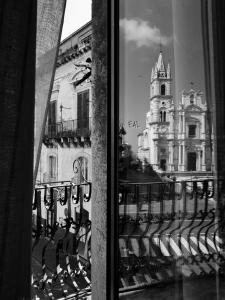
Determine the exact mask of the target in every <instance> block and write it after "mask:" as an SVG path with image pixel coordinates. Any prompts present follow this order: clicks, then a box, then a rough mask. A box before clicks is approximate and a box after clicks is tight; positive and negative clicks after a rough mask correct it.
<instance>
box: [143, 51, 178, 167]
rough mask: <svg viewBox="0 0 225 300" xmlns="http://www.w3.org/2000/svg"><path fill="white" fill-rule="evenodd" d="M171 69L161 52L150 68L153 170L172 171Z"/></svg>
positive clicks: (172, 108)
mask: <svg viewBox="0 0 225 300" xmlns="http://www.w3.org/2000/svg"><path fill="white" fill-rule="evenodd" d="M171 84H172V78H171V68H170V64H167V65H166V64H165V63H164V59H163V53H162V51H160V52H159V56H158V59H157V61H156V63H155V65H154V66H153V68H152V73H151V81H150V110H149V112H148V114H147V124H146V126H147V127H148V128H149V129H148V131H149V144H150V148H151V151H152V150H153V151H152V154H151V159H150V161H151V163H152V165H153V167H154V169H155V170H162V171H167V170H170V171H172V170H173V139H174V134H173V132H174V124H173V112H174V105H173V100H172V95H171Z"/></svg>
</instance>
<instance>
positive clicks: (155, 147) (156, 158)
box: [154, 141, 159, 169]
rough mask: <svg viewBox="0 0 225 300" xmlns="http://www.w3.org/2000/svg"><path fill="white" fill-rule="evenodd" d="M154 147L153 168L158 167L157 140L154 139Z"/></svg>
mask: <svg viewBox="0 0 225 300" xmlns="http://www.w3.org/2000/svg"><path fill="white" fill-rule="evenodd" d="M154 149H155V155H154V166H155V169H158V167H159V161H158V141H154Z"/></svg>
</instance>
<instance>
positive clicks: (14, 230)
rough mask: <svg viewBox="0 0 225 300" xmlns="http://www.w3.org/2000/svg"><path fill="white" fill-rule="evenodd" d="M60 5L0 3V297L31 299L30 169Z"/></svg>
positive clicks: (25, 0)
mask: <svg viewBox="0 0 225 300" xmlns="http://www.w3.org/2000/svg"><path fill="white" fill-rule="evenodd" d="M37 6H38V7H37ZM64 7H65V1H62V0H58V1H57V0H39V1H35V0H21V1H15V0H3V1H1V3H0V24H1V26H0V28H1V31H0V54H1V55H0V93H1V96H0V105H1V109H0V137H1V142H0V143H1V146H0V195H1V196H0V299H7V300H10V299H31V296H30V284H31V227H32V225H31V216H32V213H31V212H32V208H31V206H32V196H33V183H34V180H33V174H34V173H35V172H34V169H35V167H36V169H37V165H38V149H40V145H41V136H42V133H43V128H44V125H45V120H46V115H47V112H46V108H47V101H48V99H49V94H50V91H51V83H52V78H53V74H54V65H55V59H56V54H57V49H58V42H59V37H60V33H61V27H62V20H63V14H64ZM37 12H38V14H37ZM36 21H37V22H36ZM36 30H37V36H36ZM36 37H37V40H36ZM36 44H37V47H36ZM35 52H36V56H35ZM35 67H36V74H35ZM35 75H36V84H35ZM35 91H36V92H35ZM34 112H35V116H34ZM34 120H35V121H34ZM34 123H35V139H34ZM34 141H35V142H34ZM34 155H35V156H34ZM34 158H35V159H34ZM33 160H34V163H35V165H34V164H33Z"/></svg>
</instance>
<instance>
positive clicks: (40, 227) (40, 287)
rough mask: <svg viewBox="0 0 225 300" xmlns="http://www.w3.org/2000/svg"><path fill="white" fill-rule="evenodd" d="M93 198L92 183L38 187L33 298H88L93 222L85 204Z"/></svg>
mask: <svg viewBox="0 0 225 300" xmlns="http://www.w3.org/2000/svg"><path fill="white" fill-rule="evenodd" d="M90 197H91V183H90V182H86V183H81V184H74V183H72V182H63V183H57V182H55V183H51V184H42V185H38V186H36V188H35V195H34V201H33V234H32V235H33V245H32V253H33V255H32V266H33V270H32V271H33V272H32V273H33V274H32V299H88V298H87V297H88V296H89V295H90V293H91V282H90V268H91V255H90V230H91V221H90V220H89V216H88V211H87V210H86V209H85V202H89V201H90ZM87 204H88V203H87ZM87 204H86V205H87Z"/></svg>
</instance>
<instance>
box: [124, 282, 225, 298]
mask: <svg viewBox="0 0 225 300" xmlns="http://www.w3.org/2000/svg"><path fill="white" fill-rule="evenodd" d="M224 279H225V278H224V277H222V276H219V277H218V276H209V277H205V278H201V279H200V278H199V279H195V280H186V281H185V280H183V281H180V282H177V283H171V284H165V285H163V284H160V285H157V286H155V287H151V288H148V289H145V290H142V291H138V292H133V293H126V295H121V296H120V299H121V300H132V299H135V300H149V299H151V300H223V299H225V285H224Z"/></svg>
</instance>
